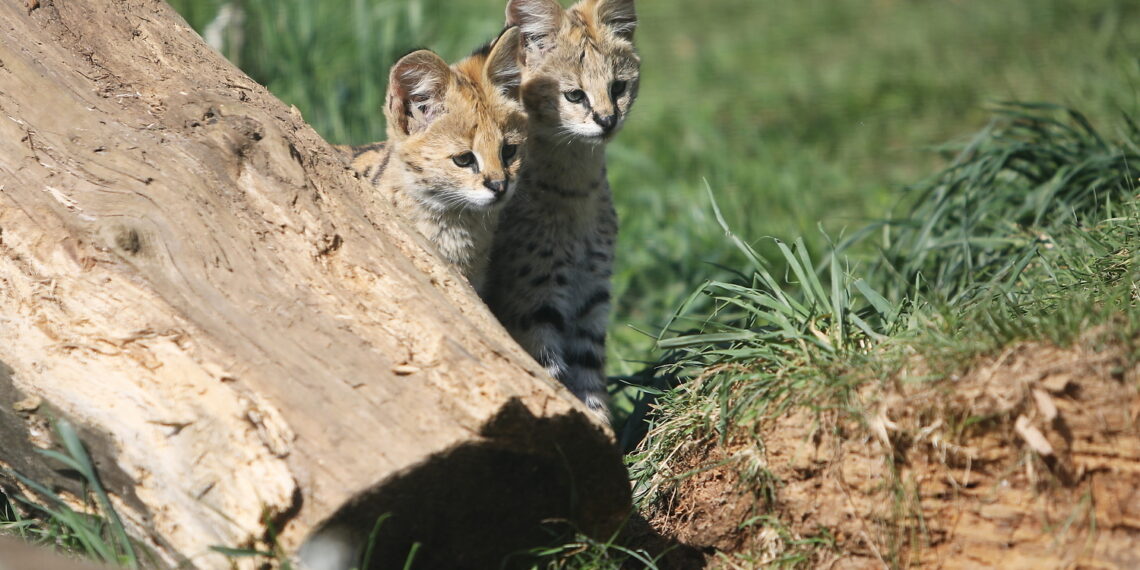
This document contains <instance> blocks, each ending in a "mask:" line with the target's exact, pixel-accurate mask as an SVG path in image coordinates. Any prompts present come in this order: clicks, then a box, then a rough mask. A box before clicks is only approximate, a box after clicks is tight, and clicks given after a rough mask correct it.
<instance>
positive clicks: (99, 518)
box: [0, 419, 140, 569]
mask: <svg viewBox="0 0 1140 570" xmlns="http://www.w3.org/2000/svg"><path fill="white" fill-rule="evenodd" d="M54 426H55V431H56V436H57V437H58V439H59V442H60V443H61V444H62V446H63V450H64V451H62V452H61V451H55V450H52V449H43V450H39V452H40V453H41V454H43V455H44V456H45V457H47V458H49V459H52V460H54V461H56V462H58V463H60V464H62V465H63V466H64V467H65V468H67V469H69V470H71V471H74V472H75V473H77V474H78V475H79V476H80V477H81V478H82V479H83V484H84V494H83V497H82V498H83V499H85V500H89V503H88V505H87V506H88V512H82V513H81V512H76V511H75V510H73V509H72V508H71V507H70V506H69V505H68V504H67V502H66V501H65V500H64V499H63V498H62V497H60V496H59V495H57V494H56V493H55V492H54V491H52V490H51V489H49V488H47V487H46V486H44V485H42V484H41V483H39V482H36V481H33V480H31V479H29V478H27V477H25V476H24V475H22V474H20V473H18V472H16V471H13V470H11V469H7V468H5V469H3V472H4V474H5V476H6V477H8V478H10V479H14V480H17V481H19V482H20V483H21V484H23V485H24V486H26V487H27V488H29V489H31V490H32V491H34V492H35V494H36V495H37V496H38V497H39V500H38V501H37V500H33V499H32V498H30V497H20V496H15V497H11V498H5V500H4V501H3V505H2V506H3V508H0V515H2V516H0V532H6V533H10V534H14V535H16V536H19V537H21V538H24V539H25V540H28V541H29V542H32V543H36V544H43V545H51V546H54V547H55V548H58V549H60V550H62V551H64V552H69V553H75V554H78V555H80V556H82V557H84V558H88V559H91V560H95V561H98V562H103V563H106V564H112V565H115V566H118V567H122V568H132V569H133V568H139V567H140V559H139V556H138V551H137V550H136V549H137V548H138V547H137V546H136V544H135V543H134V542H133V541H131V539H130V537H129V536H128V534H127V531H126V529H125V528H124V526H123V522H122V520H121V519H120V518H119V515H118V513H117V512H116V511H115V508H114V505H113V504H112V503H111V500H110V497H109V496H108V495H107V491H106V490H105V489H104V487H103V484H102V483H101V482H100V480H99V476H98V473H96V471H95V468H94V466H93V464H92V463H91V457H90V456H89V455H88V453H87V450H86V448H84V446H83V443H82V441H80V439H79V434H78V433H77V432H76V431H75V428H74V427H73V426H72V425H71V423H70V422H68V421H67V420H65V419H59V420H56V421H55V422H54ZM12 500H15V501H16V502H18V503H19V504H20V505H21V506H22V507H23V509H25V510H27V511H31V512H33V513H36V514H37V515H36V516H35V517H33V518H24V517H23V516H21V515H20V509H18V508H16V505H14V504H12V503H11V501H12ZM40 501H46V502H47V504H42V503H41V502H40Z"/></svg>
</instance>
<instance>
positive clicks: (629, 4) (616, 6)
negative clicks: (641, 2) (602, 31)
mask: <svg viewBox="0 0 1140 570" xmlns="http://www.w3.org/2000/svg"><path fill="white" fill-rule="evenodd" d="M594 14H595V15H596V16H597V18H598V21H599V22H601V23H602V25H603V26H605V27H607V28H609V30H610V31H611V32H613V33H614V34H615V35H617V36H618V37H620V38H625V39H627V40H632V39H633V31H634V30H635V29H636V28H637V10H635V9H634V8H633V0H597V2H596V3H595V5H594Z"/></svg>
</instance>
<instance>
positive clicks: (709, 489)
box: [650, 335, 1140, 568]
mask: <svg viewBox="0 0 1140 570" xmlns="http://www.w3.org/2000/svg"><path fill="white" fill-rule="evenodd" d="M925 367H926V365H925V364H924V363H916V364H915V365H914V366H912V367H911V368H910V369H909V370H905V371H903V372H901V373H899V374H898V375H896V377H894V378H892V379H891V380H890V381H889V382H883V383H880V382H873V383H871V384H873V385H872V386H867V387H866V388H864V389H863V390H861V391H860V393H859V395H858V398H859V400H861V402H857V404H858V405H857V406H853V408H862V409H865V410H867V411H868V412H867V413H866V414H865V415H864V417H861V418H855V419H852V417H851V415H850V414H849V413H847V412H839V411H832V412H823V413H817V412H812V411H808V410H806V409H802V408H801V409H798V410H797V411H795V412H792V413H789V414H786V415H783V416H781V417H779V418H775V419H773V420H770V421H768V422H767V423H766V424H764V425H761V426H758V429H757V434H756V435H757V439H758V441H759V442H762V447H759V448H758V447H757V446H756V445H755V444H752V443H748V442H746V441H742V440H741V439H740V438H738V439H736V440H734V441H732V442H731V443H730V444H729V445H727V446H724V447H711V448H704V449H703V450H702V449H698V448H695V449H694V450H693V451H690V452H689V457H688V458H687V461H685V462H684V463H685V464H686V465H687V466H689V467H691V470H690V472H691V473H692V475H690V476H688V477H686V478H684V479H683V480H682V481H680V482H679V483H678V484H677V486H676V487H675V488H674V489H673V493H671V494H670V495H669V496H668V497H667V499H666V500H663V501H661V502H660V503H659V505H658V507H657V508H656V509H654V510H653V512H651V513H650V519H651V522H652V523H653V525H654V527H655V528H657V529H658V530H659V531H660V532H661V533H662V534H664V535H666V536H669V537H673V538H675V539H676V540H678V541H680V542H682V543H685V544H688V545H692V546H694V547H698V548H702V547H712V548H716V549H717V550H721V551H723V552H728V553H733V554H735V559H734V562H728V561H727V559H725V558H720V559H718V560H719V561H711V565H712V566H718V565H720V564H722V563H723V564H725V565H726V566H729V567H731V566H735V565H736V561H740V562H745V563H747V564H763V563H768V562H772V561H775V560H782V561H785V562H801V563H803V564H804V565H808V566H812V567H832V568H863V567H867V568H881V567H883V565H884V564H885V565H887V566H892V567H903V566H924V567H926V566H929V567H942V568H981V567H998V568H1140V548H1138V547H1137V546H1136V545H1137V544H1140V427H1138V423H1137V421H1138V418H1140V383H1138V381H1140V368H1138V367H1137V366H1136V365H1134V364H1133V363H1131V362H1130V361H1129V359H1128V355H1127V351H1126V349H1125V348H1124V347H1123V346H1122V343H1120V342H1114V341H1105V340H1104V338H1094V335H1089V336H1087V337H1086V338H1085V339H1083V340H1082V341H1081V342H1078V343H1075V344H1074V346H1072V347H1069V348H1058V347H1056V346H1051V345H1045V344H1039V343H1027V344H1020V345H1017V346H1014V347H1011V348H1009V349H1007V350H1005V351H1004V352H1003V353H1002V354H1000V355H997V356H993V357H989V358H986V359H983V360H980V361H978V362H976V363H975V364H974V365H973V366H972V367H971V368H970V369H969V370H968V371H966V372H965V373H963V374H961V375H955V376H951V377H950V378H948V379H945V380H940V381H933V382H932V381H921V380H918V379H920V378H922V377H923V376H926V375H927V372H928V370H925V369H924V368H925ZM758 466H760V467H758ZM761 467H762V468H761Z"/></svg>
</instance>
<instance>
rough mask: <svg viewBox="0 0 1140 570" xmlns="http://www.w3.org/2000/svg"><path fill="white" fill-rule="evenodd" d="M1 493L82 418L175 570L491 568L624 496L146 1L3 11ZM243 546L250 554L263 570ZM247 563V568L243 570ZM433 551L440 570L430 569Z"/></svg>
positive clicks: (618, 478)
mask: <svg viewBox="0 0 1140 570" xmlns="http://www.w3.org/2000/svg"><path fill="white" fill-rule="evenodd" d="M0 22H3V23H2V24H0V468H2V469H0V485H3V486H4V489H5V490H6V492H9V493H24V494H27V495H30V496H33V497H34V496H35V493H34V492H33V491H31V490H29V489H27V488H25V487H24V486H22V485H21V484H20V483H19V481H18V480H17V479H15V478H13V477H11V476H5V475H3V474H4V473H8V474H10V473H20V474H22V475H23V476H24V477H27V478H30V479H32V480H35V481H38V482H41V483H43V484H44V485H46V486H48V487H50V488H52V489H53V490H54V491H56V492H58V493H59V494H60V495H62V496H65V497H71V498H72V499H73V501H74V502H75V503H76V504H80V503H82V502H83V500H82V499H83V497H82V494H83V491H82V489H83V486H82V483H83V482H82V481H78V480H77V479H76V477H75V474H74V473H73V472H70V471H68V470H66V469H62V468H61V466H60V465H58V464H56V463H53V462H52V461H50V460H49V459H47V458H45V457H44V456H43V455H42V454H40V453H37V452H36V450H37V449H42V448H46V447H50V446H52V445H53V444H54V443H53V439H52V437H51V429H50V422H51V420H52V418H67V419H68V420H69V421H70V422H71V423H73V424H75V425H76V426H79V432H80V434H81V436H82V438H83V441H84V444H85V446H86V448H87V450H88V452H89V453H90V454H91V458H92V461H93V463H94V465H95V467H96V468H97V471H98V473H99V477H100V478H101V479H102V482H103V485H104V486H105V487H106V488H107V490H108V492H109V493H110V496H111V501H112V502H113V504H114V505H115V507H116V510H117V511H118V513H119V515H120V516H121V517H122V518H123V520H124V524H125V525H126V527H127V529H128V530H129V532H130V534H131V535H132V536H133V537H134V538H135V539H137V540H139V541H141V542H143V543H145V544H146V545H147V546H149V548H150V549H152V550H153V551H154V553H155V555H156V556H157V557H158V559H159V560H160V561H161V562H162V563H164V564H169V565H177V564H187V563H189V564H190V565H193V566H197V567H203V568H220V567H229V565H230V564H231V563H232V561H231V560H229V559H227V558H226V557H225V556H223V555H222V554H219V553H218V552H215V551H214V550H212V549H211V547H215V546H223V547H230V548H236V547H244V548H255V549H260V550H273V549H276V551H278V552H283V553H285V554H286V555H292V554H293V553H296V552H297V550H298V549H299V548H300V547H301V545H302V544H303V543H304V542H305V541H306V540H307V539H308V538H309V537H311V536H312V535H313V533H314V532H315V531H317V530H318V529H321V528H329V527H333V528H348V529H352V532H356V533H360V532H365V533H367V532H368V531H369V530H371V528H372V525H373V523H374V522H375V521H376V520H377V518H379V517H381V516H385V515H390V518H388V519H387V520H386V522H385V523H384V524H383V526H382V529H381V532H379V533H378V537H379V538H378V543H377V549H376V555H375V557H374V560H376V561H377V565H378V567H381V566H384V565H385V564H388V565H391V563H392V561H394V560H399V561H401V562H402V561H403V557H404V556H405V555H406V554H407V552H408V550H409V548H410V547H411V545H412V544H414V543H417V542H418V543H421V544H422V546H421V548H420V550H419V554H418V555H417V560H419V561H421V563H423V564H424V567H447V566H450V567H482V566H488V565H492V566H493V565H497V564H498V562H499V559H500V558H501V556H502V555H503V554H504V553H506V552H509V551H511V550H513V549H516V548H520V547H526V546H533V545H535V544H537V543H538V542H540V541H541V540H542V539H543V537H544V536H545V534H544V533H543V532H542V531H541V530H540V522H541V521H543V520H547V519H564V520H566V521H569V522H571V523H573V524H574V525H576V526H577V527H578V528H580V529H581V530H583V531H585V532H590V533H606V532H609V531H610V530H612V529H613V528H614V527H615V525H616V524H618V523H619V522H620V520H621V518H622V517H623V516H624V515H625V514H626V513H627V512H628V508H629V488H628V482H627V478H626V475H625V470H624V467H623V465H622V463H621V457H620V454H619V452H618V450H617V449H616V447H615V446H614V445H613V443H612V435H611V434H610V433H609V432H608V430H607V429H606V428H605V427H604V426H601V425H598V424H597V423H595V422H594V421H593V420H592V419H590V416H589V415H588V414H587V413H586V411H585V409H584V408H583V407H582V406H581V405H580V404H579V403H578V402H577V401H575V400H574V399H573V398H572V397H571V396H570V395H569V394H568V392H566V391H565V390H564V389H563V388H562V387H561V386H559V385H558V384H557V383H556V382H554V381H552V380H551V379H550V378H549V377H547V376H546V375H545V373H544V372H542V370H541V368H540V367H539V366H538V365H537V364H536V363H534V362H533V361H532V360H531V359H530V358H529V357H528V356H526V354H525V353H524V352H523V351H522V350H521V349H520V348H519V347H518V346H517V345H516V344H515V343H514V342H513V341H512V340H511V339H510V338H509V336H508V335H507V334H506V333H505V332H504V331H503V329H502V328H501V327H500V326H499V325H498V323H496V322H495V321H494V319H493V317H492V316H491V315H490V313H489V312H488V311H487V310H486V309H485V307H484V306H483V305H482V304H481V303H480V302H479V300H478V298H477V297H476V296H475V295H474V293H473V291H472V290H471V289H470V287H469V286H468V285H467V284H466V283H465V282H464V281H463V280H462V278H461V277H460V276H459V275H458V274H456V273H454V272H453V271H451V270H450V269H448V268H446V267H444V266H443V265H442V264H441V263H440V262H439V261H438V260H437V259H436V257H435V256H434V254H433V253H432V250H431V247H430V245H428V244H427V243H426V242H425V241H424V240H423V239H422V238H421V237H420V236H418V235H417V234H416V233H415V232H414V231H413V230H411V229H409V228H408V227H407V226H406V225H405V224H404V223H403V222H402V221H401V220H400V219H399V218H398V217H397V216H396V215H394V213H393V212H392V211H390V209H389V206H388V205H387V204H386V203H385V202H384V201H382V200H378V199H376V198H375V197H374V196H373V195H372V194H371V193H370V191H369V189H368V187H367V185H366V184H365V183H363V182H362V181H360V180H357V179H356V178H355V177H354V176H353V175H352V173H351V171H350V170H349V169H348V168H347V167H346V165H345V163H344V162H343V160H342V159H341V158H339V157H338V156H337V155H336V154H335V153H334V152H333V150H332V149H331V147H330V146H329V145H328V143H326V142H325V141H324V140H322V139H321V138H320V136H318V135H317V134H316V133H315V132H314V131H313V130H312V129H311V128H310V127H309V126H307V125H306V124H305V123H304V121H303V119H302V117H301V116H300V113H299V112H298V111H297V110H296V109H295V108H294V109H290V108H289V107H288V106H286V105H284V104H283V103H281V102H280V101H278V100H277V99H275V98H274V97H273V96H272V95H271V94H270V93H269V92H268V91H266V90H265V89H264V88H263V87H262V86H260V85H258V84H257V83H256V82H254V81H253V80H251V79H250V78H249V77H247V76H246V75H244V74H243V73H242V72H241V71H239V70H237V69H236V68H234V67H233V66H232V65H230V64H229V63H228V62H226V61H225V60H224V59H223V58H222V57H221V56H220V55H219V54H217V53H216V52H214V51H212V50H211V49H210V48H208V47H207V46H206V45H205V44H204V43H203V42H202V40H201V38H199V37H198V36H197V34H195V33H194V32H193V30H191V29H190V28H189V27H188V26H187V25H186V23H185V21H184V20H182V18H181V17H180V16H178V15H177V14H176V13H175V12H174V11H173V10H172V9H171V8H170V7H169V6H167V5H166V4H165V3H163V2H161V1H156V0H131V1H128V0H87V1H79V0H77V1H71V2H50V1H45V2H38V3H33V4H31V5H29V6H24V5H20V4H19V3H13V2H6V3H2V4H0ZM261 562H264V561H263V560H262V561H258V563H261ZM248 563H249V564H253V562H248ZM433 565H434V566H433Z"/></svg>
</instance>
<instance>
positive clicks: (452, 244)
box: [342, 28, 526, 291]
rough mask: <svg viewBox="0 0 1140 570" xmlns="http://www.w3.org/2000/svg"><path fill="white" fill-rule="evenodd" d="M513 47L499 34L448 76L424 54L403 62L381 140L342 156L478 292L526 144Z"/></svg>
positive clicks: (394, 75)
mask: <svg viewBox="0 0 1140 570" xmlns="http://www.w3.org/2000/svg"><path fill="white" fill-rule="evenodd" d="M519 47H520V43H519V34H518V30H517V28H508V29H507V30H505V31H503V33H502V34H500V35H499V37H498V38H497V39H496V40H495V41H494V42H492V43H490V44H488V45H487V46H485V47H483V48H481V49H480V50H478V51H476V52H475V53H474V54H472V55H471V56H470V57H468V58H467V59H464V60H462V61H460V62H458V63H456V64H455V65H453V66H450V67H449V66H448V65H447V63H446V62H445V61H444V60H443V59H441V58H440V57H439V56H438V55H436V54H434V53H432V52H431V51H428V50H420V51H416V52H412V53H410V54H408V55H406V56H404V57H403V58H402V59H400V61H398V62H396V65H394V66H393V67H392V71H391V73H390V77H389V81H388V96H387V103H386V104H385V109H384V113H385V116H386V117H387V119H388V140H387V141H386V142H380V143H372V144H368V145H363V146H358V147H351V149H350V152H351V156H352V166H353V168H354V169H355V170H356V171H357V172H359V173H360V174H361V175H362V176H364V177H365V178H366V179H367V180H368V181H369V182H370V183H371V184H372V185H373V186H374V187H376V188H377V189H378V190H379V191H381V192H382V193H384V194H386V195H389V196H391V198H392V201H393V203H394V204H395V206H396V207H397V209H398V210H400V211H401V212H403V213H404V214H405V215H407V216H408V217H410V218H411V220H412V222H413V223H414V224H415V226H416V229H418V230H419V231H420V233H422V234H424V235H425V236H427V237H428V239H430V240H431V241H432V243H434V244H435V245H436V247H437V248H438V249H439V252H440V253H441V254H442V255H443V257H444V259H446V260H447V261H448V262H450V263H451V264H452V265H454V266H455V267H456V268H457V269H459V271H460V272H461V273H462V274H463V276H464V277H466V278H467V279H468V281H470V282H471V284H472V285H473V286H474V287H475V289H476V290H480V291H481V290H482V287H483V281H484V276H485V274H486V269H487V261H488V256H489V254H490V248H491V239H492V236H493V233H494V231H495V227H496V226H497V225H498V218H499V212H500V210H501V209H502V206H503V205H504V204H506V203H507V202H508V200H509V199H510V197H511V195H512V194H513V193H514V190H515V186H516V184H517V182H518V172H519V165H520V162H521V157H522V152H521V150H522V148H521V147H522V144H523V142H524V141H525V139H526V114H525V112H524V111H523V108H522V105H521V103H520V102H519V99H518V87H519V80H520V68H519V56H520V53H519ZM342 149H344V147H342Z"/></svg>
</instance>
